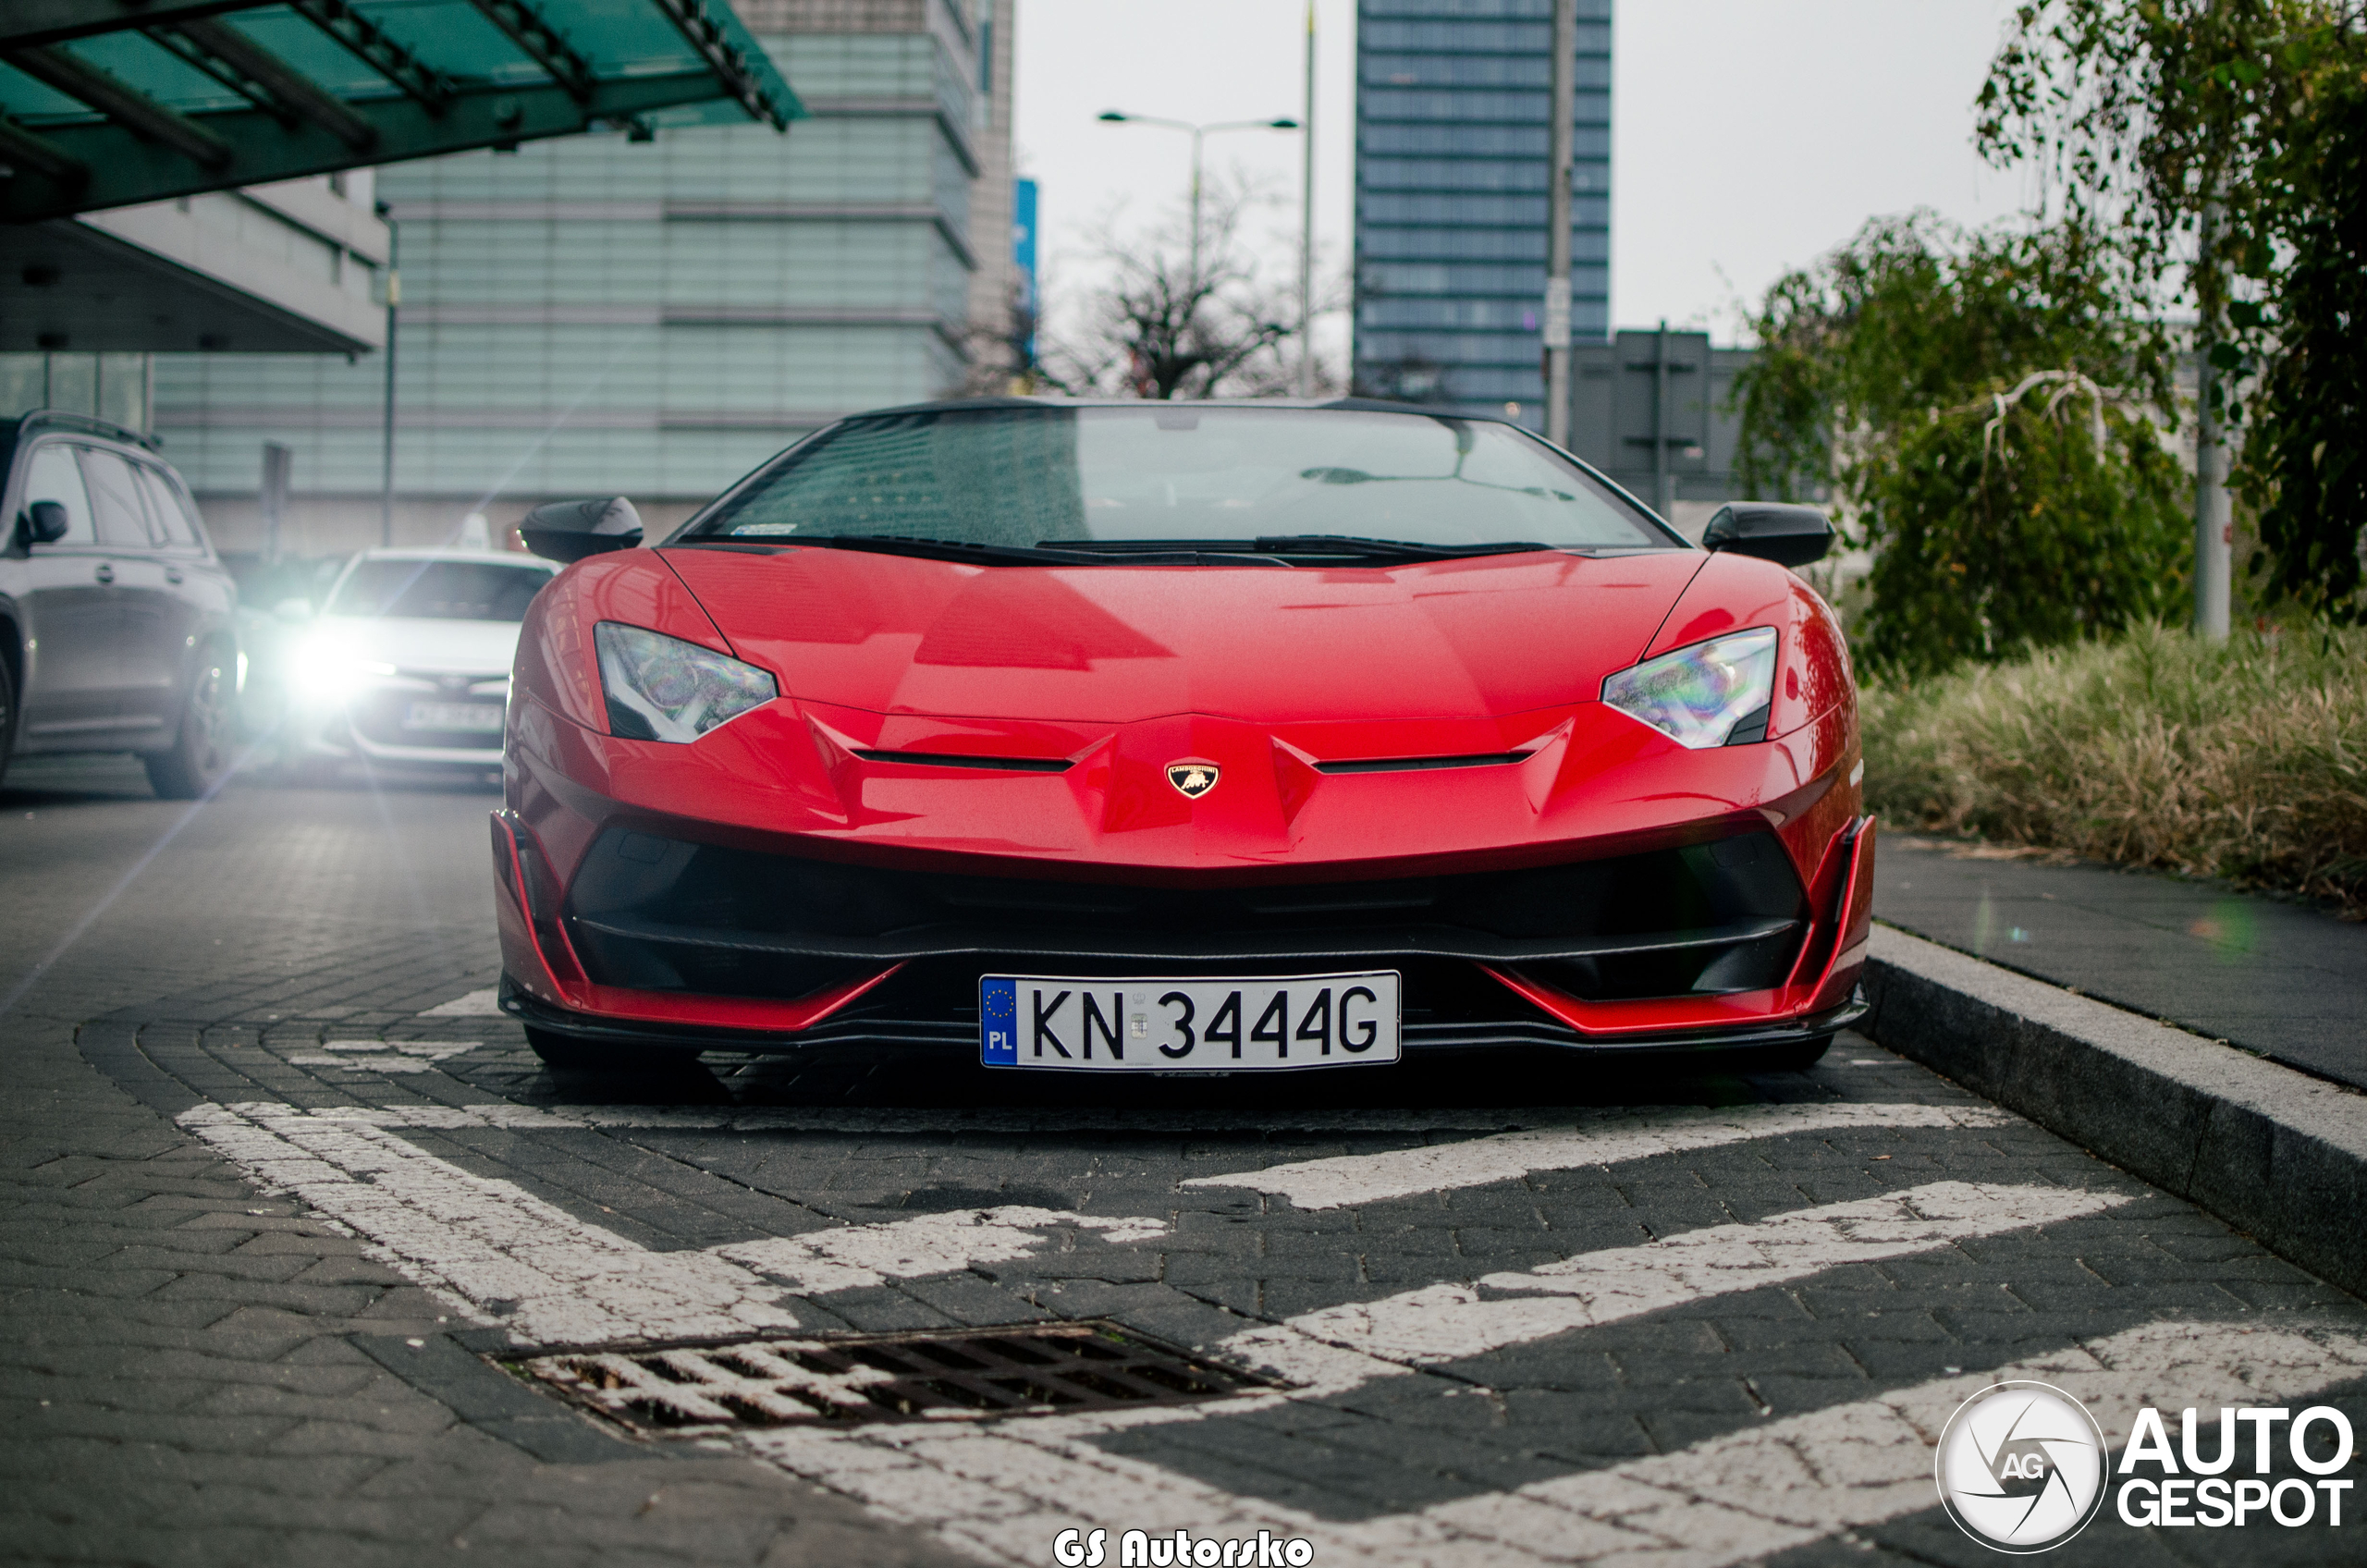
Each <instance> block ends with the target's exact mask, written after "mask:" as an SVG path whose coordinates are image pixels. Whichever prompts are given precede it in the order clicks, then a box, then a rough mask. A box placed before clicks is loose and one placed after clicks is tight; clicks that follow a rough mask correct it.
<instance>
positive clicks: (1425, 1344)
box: [1224, 1182, 2128, 1392]
mask: <svg viewBox="0 0 2367 1568" xmlns="http://www.w3.org/2000/svg"><path fill="white" fill-rule="evenodd" d="M2127 1201H2128V1199H2127V1198H2125V1197H2123V1196H2121V1195H2119V1194H2112V1193H2090V1192H2078V1191H2073V1190H2070V1189H2067V1188H2062V1187H2042V1186H1991V1185H1981V1184H1976V1183H1973V1182H1932V1183H1930V1184H1928V1185H1925V1186H1919V1187H1910V1188H1907V1189H1906V1190H1904V1191H1901V1192H1896V1193H1892V1194H1887V1195H1886V1196H1883V1197H1879V1198H1867V1199H1862V1200H1859V1201H1858V1202H1854V1203H1838V1204H1827V1205H1825V1206H1823V1207H1818V1208H1803V1209H1795V1210H1792V1211H1791V1212H1789V1213H1784V1214H1777V1215H1773V1216H1771V1217H1770V1218H1768V1219H1762V1220H1759V1221H1757V1222H1756V1223H1753V1224H1748V1225H1718V1226H1712V1227H1710V1228H1708V1229H1705V1230H1700V1231H1682V1232H1679V1233H1678V1234H1676V1235H1673V1236H1670V1237H1668V1238H1666V1239H1664V1240H1662V1241H1658V1242H1651V1243H1646V1244H1644V1245H1642V1246H1633V1247H1617V1248H1613V1249H1609V1250H1606V1251H1601V1252H1592V1253H1585V1254H1581V1255H1580V1256H1576V1257H1573V1258H1570V1259H1568V1260H1567V1261H1565V1262H1562V1263H1555V1264H1548V1265H1546V1266H1545V1267H1544V1268H1539V1269H1535V1270H1532V1271H1530V1272H1527V1273H1500V1274H1490V1275H1486V1276H1484V1277H1482V1278H1481V1279H1480V1280H1478V1283H1477V1284H1476V1285H1471V1284H1460V1283H1442V1284H1437V1285H1429V1286H1426V1287H1424V1288H1423V1289H1421V1290H1417V1291H1406V1292H1402V1293H1400V1294H1397V1295H1393V1296H1387V1297H1383V1298H1382V1299H1380V1300H1379V1301H1370V1302H1355V1303H1351V1304H1349V1305H1343V1306H1335V1307H1328V1308H1326V1309H1324V1310H1322V1311H1320V1312H1311V1313H1307V1314H1306V1315H1304V1316H1302V1317H1294V1318H1291V1319H1290V1320H1289V1321H1288V1322H1286V1323H1282V1324H1280V1325H1276V1326H1274V1327H1270V1328H1261V1329H1249V1330H1247V1331H1245V1332H1244V1333H1240V1334H1236V1335H1234V1336H1233V1338H1232V1339H1230V1340H1228V1341H1225V1343H1224V1349H1225V1351H1226V1353H1227V1354H1231V1355H1233V1356H1236V1357H1238V1358H1240V1359H1241V1360H1243V1361H1246V1362H1249V1363H1251V1364H1252V1365H1256V1366H1266V1367H1269V1368H1270V1369H1272V1370H1273V1371H1275V1372H1277V1373H1279V1374H1281V1375H1282V1377H1285V1378H1289V1379H1290V1380H1292V1381H1293V1382H1296V1383H1302V1384H1305V1385H1306V1386H1307V1387H1309V1388H1310V1389H1313V1390H1318V1391H1322V1392H1333V1391H1338V1390H1342V1389H1343V1388H1347V1387H1353V1386H1355V1384H1356V1383H1360V1382H1363V1381H1364V1380H1365V1379H1366V1378H1370V1377H1374V1376H1385V1375H1388V1374H1389V1373H1391V1372H1395V1371H1400V1370H1404V1369H1406V1368H1409V1367H1413V1366H1423V1365H1431V1364H1436V1363H1439V1362H1442V1361H1452V1360H1454V1359H1456V1358H1458V1357H1462V1356H1470V1355H1479V1354H1484V1353H1486V1352H1488V1351H1491V1350H1499V1349H1502V1347H1504V1346H1506V1345H1512V1344H1519V1343H1523V1342H1526V1341H1531V1340H1539V1339H1543V1338H1545V1337H1546V1336H1548V1335H1550V1334H1559V1333H1565V1332H1567V1331H1569V1330H1571V1329H1585V1328H1591V1327H1594V1326H1596V1325H1599V1324H1603V1323H1611V1322H1616V1321H1618V1320H1619V1319H1622V1318H1626V1317H1641V1316H1642V1315H1643V1314H1645V1313H1648V1312H1658V1311H1661V1310H1662V1309H1664V1308H1667V1307H1673V1306H1681V1305H1685V1304H1686V1303H1687V1302H1693V1301H1699V1300H1701V1299H1703V1298H1704V1297H1708V1296H1713V1295H1723V1294H1726V1293H1729V1292H1735V1291H1752V1290H1758V1289H1760V1287H1762V1286H1766V1285H1780V1284H1784V1283H1787V1282H1789V1281H1791V1280H1804V1279H1807V1278H1808V1277H1809V1276H1810V1275H1812V1274H1818V1273H1821V1272H1822V1271H1823V1270H1825V1269H1827V1268H1838V1267H1840V1266H1841V1265H1844V1264H1850V1263H1871V1262H1876V1261H1879V1260H1881V1259H1883V1258H1886V1257H1904V1256H1909V1255H1911V1254H1914V1253H1919V1252H1932V1251H1936V1250H1937V1249H1939V1248H1941V1247H1944V1246H1947V1245H1950V1244H1951V1243H1956V1242H1958V1241H1966V1240H1969V1239H1971V1238H1973V1237H1975V1236H1994V1235H1999V1234H2002V1233H2004V1232H2005V1231H2019V1230H2027V1229H2030V1228H2031V1227H2034V1226H2042V1225H2052V1224H2057V1223H2060V1222H2061V1221H2063V1220H2067V1219H2079V1218H2082V1217H2084V1216H2087V1215H2091V1214H2100V1213H2102V1212H2103V1211H2104V1210H2105V1209H2108V1208H2111V1207H2115V1206H2116V1205H2118V1204H2122V1203H2126V1202H2127ZM1384 1368H1385V1370H1384Z"/></svg>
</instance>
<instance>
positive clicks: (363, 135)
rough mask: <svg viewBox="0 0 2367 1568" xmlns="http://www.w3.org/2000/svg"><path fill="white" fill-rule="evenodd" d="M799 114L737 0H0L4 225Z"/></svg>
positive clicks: (776, 121)
mask: <svg viewBox="0 0 2367 1568" xmlns="http://www.w3.org/2000/svg"><path fill="white" fill-rule="evenodd" d="M803 113H804V110H803V106H802V105H800V104H799V103H798V101H797V97H796V95H795V94H794V93H793V92H791V91H790V88H789V84H788V83H787V82H785V81H783V80H781V78H780V75H779V72H778V71H777V70H775V69H774V67H773V65H772V62H771V60H770V59H769V58H768V57H767V55H766V53H765V51H764V48H763V46H762V45H760V44H758V43H757V42H756V41H755V39H754V37H753V36H751V35H750V33H749V32H748V31H747V30H746V28H745V27H743V26H742V24H741V22H740V19H739V18H738V17H737V16H735V15H733V13H732V11H731V9H730V6H729V4H727V3H726V0H278V3H276V4H256V3H254V0H5V3H0V221H8V220H13V221H18V222H23V221H28V220H32V219H38V218H43V217H55V216H60V215H64V214H69V213H75V212H86V211H92V210H94V209H98V208H103V207H114V206H123V205H127V204H129V203H133V202H153V201H160V200H164V199H166V198H169V197H174V196H183V195H188V194H190V193H192V192H195V191H200V190H219V189H222V188H225V187H228V186H238V185H259V184H264V183H266V182H269V181H272V180H278V179H288V178H296V177H298V176H301V175H313V174H324V173H329V172H333V171H335V170H337V169H341V168H349V167H352V166H354V165H362V164H386V163H397V162H400V161H402V160H404V159H408V158H418V157H426V156H429V155H432V154H435V153H453V152H460V151H463V150H466V149H469V148H476V147H498V146H513V145H516V144H517V143H519V142H521V141H533V140H535V139H537V138H541V137H547V136H563V135H568V134H571V133H573V132H576V131H581V130H584V129H589V128H591V127H592V126H594V125H595V124H600V123H604V122H605V123H608V124H612V125H619V126H623V127H626V128H628V129H632V131H633V132H634V133H635V134H643V133H645V131H646V129H648V128H650V127H653V126H656V125H660V124H671V123H681V122H682V121H684V120H686V119H689V120H704V119H718V118H723V119H736V118H742V117H745V118H751V119H758V120H762V121H766V122H767V123H769V124H771V125H772V126H773V127H774V128H775V129H787V128H788V123H789V121H790V120H791V119H795V118H799V117H802V116H803Z"/></svg>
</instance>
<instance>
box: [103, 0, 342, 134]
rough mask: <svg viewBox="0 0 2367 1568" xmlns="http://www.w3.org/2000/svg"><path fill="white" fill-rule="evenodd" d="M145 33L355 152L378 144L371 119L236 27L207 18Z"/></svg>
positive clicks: (281, 114) (283, 116) (266, 105)
mask: <svg viewBox="0 0 2367 1568" xmlns="http://www.w3.org/2000/svg"><path fill="white" fill-rule="evenodd" d="M148 36H149V37H150V38H152V39H153V40H155V42H157V43H161V44H163V45H164V46H165V47H166V48H167V49H170V50H171V51H172V52H173V53H174V54H176V55H179V56H180V57H181V58H182V59H184V60H187V61H188V62H189V63H190V65H192V66H195V67H197V68H198V69H200V70H202V71H203V72H204V73H205V74H206V75H208V76H210V77H212V78H214V79H215V80H216V81H219V82H222V83H223V84H225V85H226V86H227V87H229V88H230V89H232V90H233V91H234V92H239V93H242V94H244V95H245V96H246V97H248V98H250V99H251V100H252V101H253V102H254V103H255V104H257V105H258V106H259V107H262V108H265V109H269V110H272V111H273V112H274V113H276V115H278V116H279V117H280V118H281V119H282V120H284V121H294V120H310V121H312V122H313V124H314V125H316V126H319V127H320V128H321V129H323V130H325V131H327V132H328V133H329V134H330V135H331V136H334V137H336V138H337V140H338V141H342V142H344V143H345V144H346V145H347V146H348V147H350V148H352V149H353V150H354V151H355V152H357V153H366V152H368V151H369V150H370V149H371V148H372V147H373V146H374V145H376V143H377V140H378V133H377V132H376V131H375V130H374V129H372V128H371V125H370V122H369V121H367V120H365V119H363V118H362V116H359V115H357V114H355V113H354V112H353V111H352V110H351V109H349V108H347V107H346V106H345V103H344V101H343V100H342V99H338V98H334V97H331V96H330V95H329V94H328V93H326V92H322V91H321V89H319V88H318V87H315V86H314V85H313V81H312V79H311V78H309V77H307V76H305V75H304V74H303V73H301V72H300V71H298V70H297V69H296V68H295V67H292V66H290V65H288V63H287V62H286V61H284V60H282V59H281V58H280V57H279V56H278V55H274V54H273V53H272V52H271V51H270V50H268V49H265V48H264V47H263V46H262V45H261V44H259V43H256V42H255V41H254V40H253V39H251V38H249V37H248V36H247V35H246V34H245V33H243V32H240V31H239V30H238V29H237V28H234V27H231V26H229V25H228V24H227V23H224V22H219V21H216V20H215V19H214V18H210V17H201V18H196V19H194V20H191V21H186V22H183V23H181V24H180V25H179V26H178V27H176V28H171V29H166V28H156V29H153V30H152V31H150V32H149V34H148Z"/></svg>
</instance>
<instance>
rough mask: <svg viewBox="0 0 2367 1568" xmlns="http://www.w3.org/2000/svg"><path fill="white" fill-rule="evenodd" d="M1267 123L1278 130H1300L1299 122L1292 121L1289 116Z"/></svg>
mask: <svg viewBox="0 0 2367 1568" xmlns="http://www.w3.org/2000/svg"><path fill="white" fill-rule="evenodd" d="M1266 123H1267V124H1268V125H1269V126H1272V127H1273V128H1274V129H1276V130H1296V129H1298V121H1296V120H1294V119H1292V118H1291V117H1290V116H1287V115H1285V116H1282V118H1281V119H1278V120H1268V121H1267V122H1266Z"/></svg>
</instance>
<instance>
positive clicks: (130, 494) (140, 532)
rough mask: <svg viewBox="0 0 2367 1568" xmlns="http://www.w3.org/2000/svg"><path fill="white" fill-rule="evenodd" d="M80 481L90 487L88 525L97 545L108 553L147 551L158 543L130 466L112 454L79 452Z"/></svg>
mask: <svg viewBox="0 0 2367 1568" xmlns="http://www.w3.org/2000/svg"><path fill="white" fill-rule="evenodd" d="M82 477H83V478H84V479H86V480H88V481H89V482H90V485H91V521H92V522H93V523H94V524H96V525H97V528H98V532H99V543H100V544H101V545H104V546H105V547H106V548H108V549H111V550H146V549H151V548H153V547H154V546H155V545H157V544H158V543H159V542H160V541H159V539H158V536H157V534H156V533H155V532H154V531H153V529H152V527H151V526H150V524H149V521H148V506H147V503H146V502H145V501H143V500H142V499H141V496H140V482H139V481H138V480H137V479H135V478H133V477H132V473H131V465H130V464H129V463H128V462H125V461H124V460H123V459H121V458H119V457H117V456H116V455H115V454H114V453H113V452H103V451H100V450H99V449H98V448H97V447H84V448H82Z"/></svg>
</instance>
